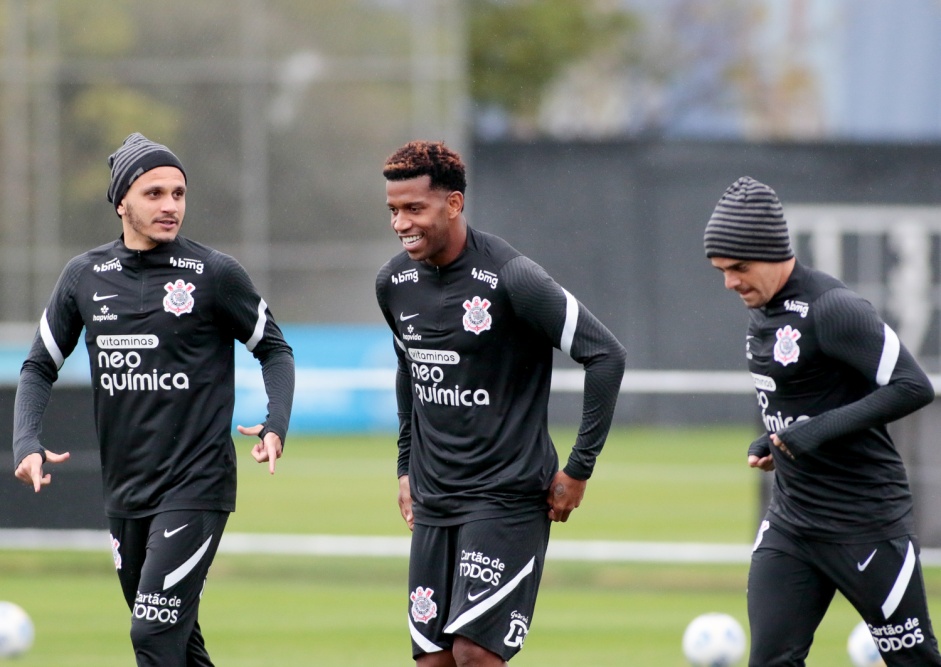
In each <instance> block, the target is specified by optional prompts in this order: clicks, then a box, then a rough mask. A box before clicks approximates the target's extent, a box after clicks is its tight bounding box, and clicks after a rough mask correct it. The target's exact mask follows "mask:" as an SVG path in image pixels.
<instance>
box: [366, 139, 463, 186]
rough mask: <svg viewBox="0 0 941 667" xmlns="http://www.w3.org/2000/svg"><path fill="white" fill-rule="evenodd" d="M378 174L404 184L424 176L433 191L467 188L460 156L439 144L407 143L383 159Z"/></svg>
mask: <svg viewBox="0 0 941 667" xmlns="http://www.w3.org/2000/svg"><path fill="white" fill-rule="evenodd" d="M382 175H383V176H385V177H386V180H389V181H405V180H408V179H410V178H418V177H419V176H425V175H428V176H430V177H431V187H432V188H433V189H436V190H447V191H448V192H453V191H455V190H456V191H458V192H460V193H461V194H464V190H465V189H467V175H466V173H465V170H464V162H463V161H462V160H461V156H460V155H458V154H457V153H456V152H455V151H453V150H451V149H450V148H448V147H447V146H445V145H444V142H443V141H410V142H408V143H407V144H405V145H404V146H402V147H401V148H399V149H398V150H396V151H395V152H394V153H393V154H392V155H390V156H389V158H388V159H387V160H386V163H385V165H384V166H383V168H382Z"/></svg>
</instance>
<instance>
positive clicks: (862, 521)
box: [704, 176, 941, 667]
mask: <svg viewBox="0 0 941 667" xmlns="http://www.w3.org/2000/svg"><path fill="white" fill-rule="evenodd" d="M704 242H705V250H706V256H707V257H708V258H709V259H710V261H711V262H712V265H713V266H714V267H715V268H716V269H718V270H719V271H720V272H721V273H722V275H723V276H724V279H725V287H726V288H727V289H730V290H734V291H735V292H736V293H738V295H739V296H740V297H741V299H742V301H743V302H744V304H745V306H746V307H747V308H748V309H749V310H748V312H749V324H748V331H747V335H746V336H745V358H746V360H747V362H748V370H749V371H751V375H752V377H753V378H754V382H755V389H756V391H757V393H758V407H759V409H760V411H761V418H762V420H763V421H764V426H765V430H766V432H765V433H763V434H762V435H761V436H760V437H759V438H758V439H756V440H755V441H754V442H753V443H752V444H751V446H750V447H749V448H748V465H750V466H751V467H753V468H759V469H761V470H764V471H771V470H774V471H775V475H774V485H773V488H772V495H771V504H770V507H769V509H768V513H767V515H766V516H765V517H764V520H763V521H762V522H761V526H760V528H759V529H758V536H757V538H756V540H755V546H754V549H753V551H752V558H751V567H750V570H749V575H748V619H749V623H750V625H751V656H750V659H749V665H751V666H752V667H759V666H760V667H769V666H771V665H776V666H777V665H781V666H784V665H788V666H798V665H804V659H805V658H806V657H807V654H808V652H809V651H810V645H811V642H812V641H813V636H814V631H815V630H816V628H817V626H818V625H819V624H820V621H821V620H822V619H823V616H824V614H825V613H826V611H827V608H828V607H829V605H830V601H831V600H832V599H833V595H834V592H835V591H837V590H839V591H840V592H841V593H842V594H843V595H844V596H845V597H846V599H847V600H849V601H850V603H852V605H853V606H854V607H855V608H856V609H857V611H859V613H860V614H861V615H862V617H863V619H864V620H865V621H866V623H867V624H868V626H869V630H870V632H871V633H872V636H873V638H874V639H875V641H876V644H877V645H878V647H879V651H880V652H881V653H882V657H883V658H884V660H885V662H886V664H887V665H889V666H890V667H891V666H896V665H898V666H902V665H907V666H911V667H915V666H916V665H917V666H919V667H926V666H927V665H941V655H939V653H938V644H937V641H936V640H935V635H934V632H933V631H932V629H931V620H930V619H929V617H928V605H927V601H926V599H925V588H924V583H923V579H922V573H921V564H920V561H919V557H918V553H919V546H918V539H917V537H916V536H915V534H914V521H913V517H912V495H911V493H910V491H909V487H908V479H907V477H906V473H905V468H904V466H903V464H902V459H901V457H900V456H899V453H898V451H897V450H896V449H895V446H894V444H893V442H892V439H891V438H890V437H889V434H888V432H887V430H886V424H888V423H889V422H892V421H894V420H896V419H899V418H901V417H904V416H905V415H907V414H909V413H911V412H914V411H915V410H918V409H919V408H921V407H923V406H925V405H927V404H928V403H930V402H931V401H932V400H933V399H934V390H933V389H932V386H931V382H930V381H929V379H928V377H927V376H926V375H925V373H924V372H923V371H922V370H921V368H919V366H918V364H917V363H916V362H915V360H914V359H913V358H912V355H911V354H910V353H909V351H908V350H907V349H906V348H905V346H904V345H902V344H901V342H900V341H899V338H898V336H897V335H896V334H895V332H894V331H893V330H892V329H891V328H890V327H889V326H888V325H887V324H885V323H884V322H883V321H882V319H881V318H880V317H879V315H878V314H877V313H876V311H875V309H874V308H873V307H872V305H871V304H869V302H868V301H866V300H864V299H863V298H861V297H860V296H858V295H857V294H855V293H853V292H852V291H850V290H849V289H847V287H846V286H845V285H844V284H843V283H841V282H840V281H839V280H837V279H836V278H833V277H831V276H829V275H827V274H825V273H822V272H820V271H816V270H814V269H811V268H809V267H807V266H804V265H803V264H801V263H800V262H798V261H797V260H796V258H795V257H794V253H793V251H792V250H791V244H790V238H789V234H788V230H787V223H786V221H785V218H784V212H783V209H782V206H781V202H780V201H779V200H778V197H777V195H776V194H775V192H774V190H772V189H771V188H770V187H768V186H767V185H764V184H763V183H759V182H758V181H756V180H754V179H752V178H749V177H747V176H746V177H743V178H740V179H738V180H737V181H736V182H735V183H733V184H732V185H731V186H730V187H729V188H728V189H727V190H726V191H725V193H724V194H723V195H722V198H721V199H720V200H719V203H718V205H717V206H716V208H715V212H714V213H713V214H712V217H711V218H710V220H709V223H708V224H707V225H706V231H705V240H704Z"/></svg>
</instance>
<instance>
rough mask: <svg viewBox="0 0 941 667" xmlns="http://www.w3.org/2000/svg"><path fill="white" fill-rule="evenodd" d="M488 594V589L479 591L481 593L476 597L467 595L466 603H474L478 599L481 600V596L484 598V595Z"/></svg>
mask: <svg viewBox="0 0 941 667" xmlns="http://www.w3.org/2000/svg"><path fill="white" fill-rule="evenodd" d="M489 592H490V589H489V588H488V589H487V590H485V591H481V592H479V593H477V594H476V595H471V594H470V593H468V594H467V601H468V602H476V601H477V600H479V599H480V598H482V597H483V596H485V595H486V594H487V593H489Z"/></svg>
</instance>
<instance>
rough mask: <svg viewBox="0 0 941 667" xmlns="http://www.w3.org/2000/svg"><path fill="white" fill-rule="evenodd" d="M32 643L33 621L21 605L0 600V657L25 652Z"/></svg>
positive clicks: (10, 656)
mask: <svg viewBox="0 0 941 667" xmlns="http://www.w3.org/2000/svg"><path fill="white" fill-rule="evenodd" d="M32 645H33V622H32V621H31V620H30V618H29V615H28V614H27V613H26V612H25V611H23V609H22V607H20V606H19V605H16V604H13V603H12V602H0V658H12V657H13V656H17V655H20V654H22V653H26V652H27V651H28V650H29V649H30V647H31V646H32Z"/></svg>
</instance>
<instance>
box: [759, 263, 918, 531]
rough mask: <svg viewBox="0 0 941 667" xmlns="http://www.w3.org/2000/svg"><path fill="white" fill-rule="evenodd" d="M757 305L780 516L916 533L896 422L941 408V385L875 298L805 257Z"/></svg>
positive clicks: (763, 404)
mask: <svg viewBox="0 0 941 667" xmlns="http://www.w3.org/2000/svg"><path fill="white" fill-rule="evenodd" d="M749 312H750V322H749V325H748V334H747V336H746V341H745V354H746V358H747V361H748V369H749V370H750V371H751V373H752V377H753V378H754V381H755V389H756V391H757V393H758V406H759V410H760V412H761V418H762V420H763V421H764V425H765V429H766V432H765V433H764V434H763V435H762V436H761V437H759V438H758V439H757V440H756V441H755V442H753V443H752V445H751V447H750V448H749V454H756V455H758V456H762V455H766V454H767V453H768V452H769V451H770V452H771V453H772V454H773V456H774V464H775V477H774V486H773V490H772V500H771V505H770V513H771V514H772V515H773V517H775V518H776V519H777V520H778V521H779V522H783V524H784V526H783V527H785V528H786V529H788V528H789V529H790V530H791V531H796V532H797V533H798V534H801V535H805V536H807V537H810V538H812V539H819V540H825V541H838V542H848V543H850V542H869V541H876V540H880V539H890V538H893V537H899V536H901V535H904V534H908V533H911V532H913V517H912V496H911V492H910V490H909V485H908V478H907V476H906V473H905V468H904V466H903V464H902V459H901V457H900V456H899V453H898V451H897V450H896V448H895V445H894V444H893V442H892V439H891V438H890V437H889V434H888V431H887V429H886V424H888V423H890V422H892V421H895V420H897V419H900V418H901V417H904V416H905V415H908V414H909V413H911V412H914V411H915V410H917V409H919V408H921V407H923V406H925V405H927V404H928V403H930V402H931V401H932V400H933V399H934V390H933V388H932V385H931V381H930V380H929V379H928V377H927V376H926V375H925V373H924V371H922V369H921V368H920V367H919V366H918V364H917V363H916V361H915V359H914V358H913V357H912V355H911V354H910V353H909V351H908V350H907V349H906V348H905V346H904V345H903V344H902V343H901V342H900V341H899V338H898V336H897V335H896V334H895V332H894V331H893V330H892V329H891V327H889V326H888V325H887V324H885V322H883V321H882V319H881V318H880V317H879V315H878V314H877V313H876V311H875V309H874V308H873V307H872V305H871V304H870V303H869V302H868V301H866V300H865V299H863V298H862V297H860V296H859V295H857V294H855V293H854V292H852V291H851V290H849V289H848V288H847V287H846V286H845V285H844V284H843V283H841V282H840V281H839V280H837V279H836V278H833V277H831V276H829V275H827V274H825V273H823V272H821V271H817V270H814V269H810V268H807V267H805V266H803V265H801V264H800V263H799V262H798V263H796V264H795V267H794V271H793V273H792V274H791V277H790V279H789V280H788V282H787V283H786V284H785V285H784V287H783V288H782V289H781V291H780V292H779V293H778V294H776V295H775V296H774V298H772V300H771V301H770V302H768V304H766V305H765V306H764V307H762V308H755V309H752V310H750V311H749ZM770 433H776V434H777V435H778V437H779V438H780V439H781V440H782V441H783V442H784V443H785V445H786V446H787V447H788V449H789V450H790V452H791V453H792V454H793V455H794V457H795V458H794V459H793V460H792V459H791V458H790V457H788V456H786V455H784V454H783V453H782V452H780V451H779V450H778V448H776V447H773V446H772V445H771V441H770V435H769V434H770Z"/></svg>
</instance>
